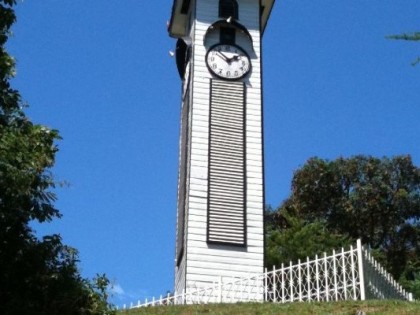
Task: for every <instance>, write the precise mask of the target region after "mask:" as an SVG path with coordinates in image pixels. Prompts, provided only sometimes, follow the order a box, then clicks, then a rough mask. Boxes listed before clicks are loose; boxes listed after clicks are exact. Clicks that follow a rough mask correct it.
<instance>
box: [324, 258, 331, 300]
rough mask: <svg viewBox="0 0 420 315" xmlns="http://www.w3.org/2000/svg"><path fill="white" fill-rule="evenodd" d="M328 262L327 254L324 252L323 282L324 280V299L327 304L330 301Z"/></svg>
mask: <svg viewBox="0 0 420 315" xmlns="http://www.w3.org/2000/svg"><path fill="white" fill-rule="evenodd" d="M328 274H329V273H328V262H327V253H326V252H324V280H325V297H326V299H327V302H329V301H330V287H329V284H328Z"/></svg>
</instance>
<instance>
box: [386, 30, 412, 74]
mask: <svg viewBox="0 0 420 315" xmlns="http://www.w3.org/2000/svg"><path fill="white" fill-rule="evenodd" d="M386 38H388V39H397V40H409V41H418V40H420V32H414V33H411V34H407V33H403V34H399V35H389V36H387V37H386ZM419 62H420V57H417V59H416V60H414V61H413V62H412V63H411V65H413V66H415V65H416V64H418V63H419Z"/></svg>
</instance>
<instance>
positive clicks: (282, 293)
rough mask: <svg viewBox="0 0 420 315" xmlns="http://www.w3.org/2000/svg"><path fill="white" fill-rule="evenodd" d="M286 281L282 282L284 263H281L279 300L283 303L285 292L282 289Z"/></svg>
mask: <svg viewBox="0 0 420 315" xmlns="http://www.w3.org/2000/svg"><path fill="white" fill-rule="evenodd" d="M285 286H286V283H285V282H284V264H283V263H281V302H282V303H284V302H285V299H284V297H285V293H284V289H285Z"/></svg>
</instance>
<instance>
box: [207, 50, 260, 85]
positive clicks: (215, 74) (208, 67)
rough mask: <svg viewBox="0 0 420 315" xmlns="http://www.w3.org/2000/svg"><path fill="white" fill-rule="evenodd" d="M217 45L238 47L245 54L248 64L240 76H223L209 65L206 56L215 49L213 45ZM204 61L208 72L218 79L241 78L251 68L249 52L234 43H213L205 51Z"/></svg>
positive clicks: (236, 79)
mask: <svg viewBox="0 0 420 315" xmlns="http://www.w3.org/2000/svg"><path fill="white" fill-rule="evenodd" d="M218 46H232V47H235V48H237V49H239V50H240V51H241V52H242V53H243V54H244V55H245V57H246V58H247V59H248V64H249V67H248V70H247V71H246V72H244V73H243V74H242V75H241V76H240V77H233V78H229V77H225V76H222V75H219V74H218V73H216V72H215V71H214V70H213V69H212V68H211V67H210V65H209V62H208V56H209V54H210V53H211V52H212V51H213V50H214V49H215V47H218ZM205 62H206V66H207V69H208V70H209V72H210V73H211V74H213V75H214V76H216V77H218V78H220V79H223V80H227V81H238V80H241V79H243V78H244V77H246V76H247V75H248V74H249V73H250V72H251V69H252V63H251V58H250V57H249V54H248V53H247V52H246V50H245V49H243V48H242V47H241V46H239V45H236V44H223V43H217V44H214V45H213V46H211V47H210V48H209V49H208V51H207V53H206V56H205Z"/></svg>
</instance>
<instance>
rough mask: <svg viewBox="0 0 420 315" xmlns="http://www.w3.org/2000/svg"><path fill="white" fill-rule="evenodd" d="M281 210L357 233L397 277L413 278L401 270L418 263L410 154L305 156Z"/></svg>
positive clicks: (418, 176) (418, 207) (416, 176)
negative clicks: (323, 157)
mask: <svg viewBox="0 0 420 315" xmlns="http://www.w3.org/2000/svg"><path fill="white" fill-rule="evenodd" d="M282 213H286V214H287V215H286V217H287V216H291V217H293V218H294V220H297V222H300V223H299V224H301V225H302V226H303V227H306V228H307V229H308V228H309V227H310V226H311V225H312V224H321V225H323V226H324V227H325V228H326V229H327V230H328V232H329V233H333V234H337V235H340V236H344V237H345V236H349V237H350V239H352V240H353V241H354V240H355V239H357V238H361V239H362V242H363V243H364V244H366V245H368V246H369V247H370V248H371V249H372V250H374V252H375V253H376V256H377V258H378V259H380V260H381V262H382V263H383V264H384V265H385V267H386V268H387V269H388V270H389V271H390V272H391V273H392V274H393V275H394V277H396V278H397V279H398V278H400V277H401V276H403V275H406V276H408V277H409V278H410V277H411V278H410V279H408V280H410V281H411V280H414V276H415V274H416V272H418V271H420V269H415V270H412V272H411V273H406V271H407V267H408V266H417V267H416V268H418V267H419V265H420V264H419V257H420V256H419V254H420V242H419V240H420V225H419V223H420V169H419V168H417V167H416V166H414V165H413V163H412V160H411V158H410V156H397V157H394V158H392V159H388V158H382V159H378V158H374V157H370V156H355V157H352V158H349V159H344V158H339V159H337V160H335V161H328V160H322V159H319V158H311V159H309V160H308V161H307V163H306V164H305V165H304V166H303V167H302V168H300V169H299V170H298V171H296V172H295V174H294V176H293V180H292V192H291V195H290V197H289V198H288V199H287V200H285V201H284V202H283V204H282V205H281V207H280V209H279V214H278V215H279V216H281V214H282ZM276 227H277V229H278V230H280V231H281V226H280V225H279V224H277V225H276ZM282 233H285V232H284V231H283V232H282ZM293 234H294V233H293Z"/></svg>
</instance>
